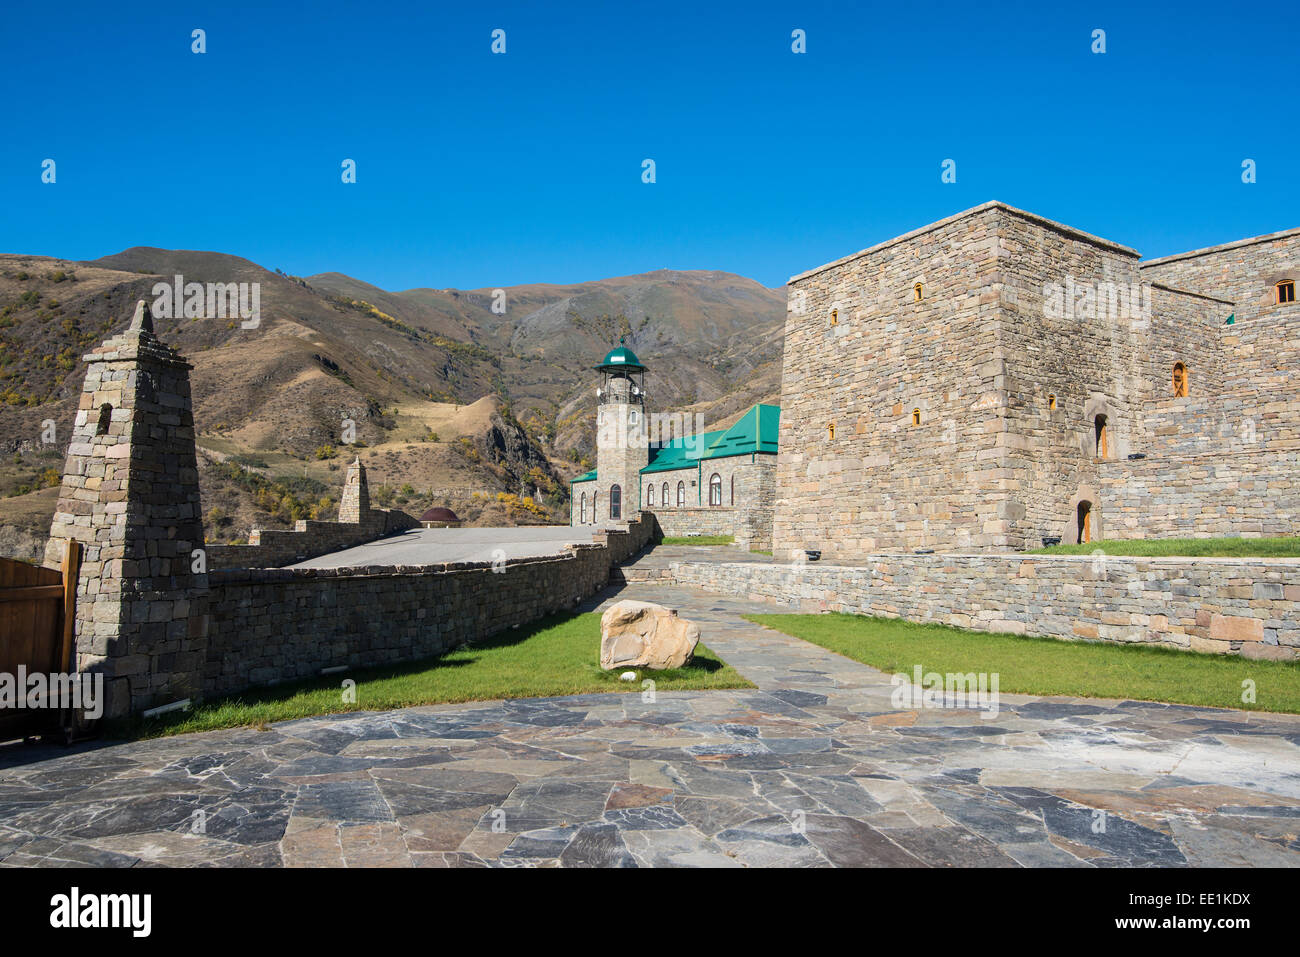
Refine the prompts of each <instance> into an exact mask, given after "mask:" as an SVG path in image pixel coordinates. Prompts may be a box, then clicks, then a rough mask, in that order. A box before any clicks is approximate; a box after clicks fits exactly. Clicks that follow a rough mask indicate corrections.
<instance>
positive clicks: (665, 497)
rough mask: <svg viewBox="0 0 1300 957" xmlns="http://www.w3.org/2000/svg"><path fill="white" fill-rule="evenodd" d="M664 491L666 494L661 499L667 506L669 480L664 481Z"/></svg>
mask: <svg viewBox="0 0 1300 957" xmlns="http://www.w3.org/2000/svg"><path fill="white" fill-rule="evenodd" d="M663 493H664V494H663V498H662V499H661V501H662V502H663V503H664V505H665V506H666V505H667V504H668V483H667V482H664V488H663Z"/></svg>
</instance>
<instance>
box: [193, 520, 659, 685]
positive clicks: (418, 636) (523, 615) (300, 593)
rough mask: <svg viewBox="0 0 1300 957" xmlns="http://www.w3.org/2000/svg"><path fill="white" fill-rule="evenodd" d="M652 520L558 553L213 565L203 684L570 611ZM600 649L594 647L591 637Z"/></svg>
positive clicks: (414, 651)
mask: <svg viewBox="0 0 1300 957" xmlns="http://www.w3.org/2000/svg"><path fill="white" fill-rule="evenodd" d="M653 530H654V523H653V522H651V521H643V520H634V521H631V522H629V523H627V527H626V528H619V529H608V530H603V531H600V532H597V533H596V534H595V536H594V538H595V541H594V542H593V543H592V544H590V545H570V546H568V547H567V548H566V551H565V554H564V555H562V556H559V557H544V558H525V559H513V560H510V561H507V562H505V563H504V564H499V563H498V564H495V565H494V564H493V563H491V562H453V563H446V564H436V565H421V566H397V567H379V566H376V567H368V568H295V569H287V568H270V569H268V568H262V569H243V570H235V569H231V570H226V571H214V572H211V573H209V575H208V580H209V587H210V598H209V607H210V619H211V626H210V633H209V641H208V652H207V658H206V664H205V667H204V670H203V690H204V693H205V694H208V695H215V694H230V693H234V692H237V691H241V690H243V689H245V688H250V687H255V686H259V685H267V684H272V683H277V682H281V681H292V680H296V679H301V678H310V677H315V676H316V675H319V674H320V671H321V669H323V668H335V667H340V666H347V667H349V668H364V667H368V666H371V665H382V664H397V663H400V662H408V661H416V660H419V659H422V658H429V657H432V656H434V655H439V654H442V653H444V652H447V651H450V650H451V649H453V648H456V647H458V646H460V645H463V644H465V643H466V642H470V641H477V640H481V639H483V638H487V637H489V636H491V635H494V634H496V633H498V632H500V631H503V630H505V629H507V628H512V627H514V626H516V625H522V624H527V623H529V622H532V621H536V620H537V619H538V618H541V617H543V616H545V615H548V614H552V613H555V612H560V611H564V610H566V609H570V608H572V607H573V606H574V605H575V604H577V603H578V602H579V601H581V600H582V599H584V598H587V597H588V596H590V595H593V594H595V593H596V592H598V591H600V589H602V588H604V587H605V585H606V584H607V582H608V581H609V577H610V568H611V566H612V565H614V564H617V563H618V562H622V561H625V560H627V559H628V558H631V557H632V556H634V555H636V554H637V553H638V552H640V551H641V550H642V549H643V548H644V547H645V546H646V544H647V543H648V542H649V541H650V539H651V537H652V535H653ZM593 654H594V647H593Z"/></svg>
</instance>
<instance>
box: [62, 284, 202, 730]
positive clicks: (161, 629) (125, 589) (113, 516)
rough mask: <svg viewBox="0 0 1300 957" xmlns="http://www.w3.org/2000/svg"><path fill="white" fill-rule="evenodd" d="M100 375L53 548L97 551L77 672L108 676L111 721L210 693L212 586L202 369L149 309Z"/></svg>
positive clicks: (86, 403)
mask: <svg viewBox="0 0 1300 957" xmlns="http://www.w3.org/2000/svg"><path fill="white" fill-rule="evenodd" d="M83 359H84V361H86V362H87V363H89V364H90V368H89V369H88V370H87V372H86V381H85V385H84V386H83V388H82V393H81V404H80V406H79V408H78V411H77V418H76V424H75V426H74V427H73V435H72V441H71V444H70V445H69V446H68V459H67V464H66V465H65V466H64V469H63V488H62V490H61V492H60V493H59V504H58V507H57V509H56V510H55V513H54V523H53V525H52V526H51V528H50V541H49V543H48V544H47V545H46V552H45V563H46V565H53V564H57V563H58V562H59V561H61V560H62V557H63V553H64V551H65V548H66V541H67V539H69V538H75V539H76V540H78V541H80V542H82V543H83V544H84V545H85V558H84V561H83V563H82V566H81V577H80V580H79V582H78V585H77V621H76V650H77V668H78V670H81V671H101V672H103V673H104V676H105V690H106V692H107V706H106V711H105V714H107V715H108V716H110V717H116V716H120V715H125V714H130V713H134V712H137V711H140V710H143V709H146V708H149V707H153V706H156V705H160V704H167V703H169V702H172V701H176V700H179V699H182V698H191V699H197V698H199V697H200V696H201V694H202V690H203V689H202V677H203V667H204V658H205V656H206V653H207V614H206V611H207V600H206V594H207V575H206V563H205V561H204V557H203V555H202V549H203V525H202V519H201V504H200V501H199V477H198V467H197V464H196V461H195V452H194V417H193V411H192V406H191V400H190V380H189V371H190V369H191V368H192V367H191V366H190V365H189V363H187V362H186V361H185V360H184V359H183V358H182V357H181V355H180V354H179V353H178V352H176V351H175V350H174V349H171V348H169V347H168V346H166V345H164V344H163V343H162V342H161V341H160V340H159V339H158V337H157V336H155V335H154V331H153V319H152V316H151V315H150V313H149V307H148V305H147V304H146V303H145V302H144V301H143V300H142V301H140V302H139V303H137V305H136V308H135V315H134V317H133V318H132V320H131V325H130V328H128V329H127V330H126V332H125V333H123V334H122V335H120V336H116V337H114V338H111V339H108V340H107V341H105V342H104V343H103V344H102V345H101V346H99V347H98V348H97V349H95V350H94V351H93V352H91V353H89V354H88V355H86V356H84V357H83Z"/></svg>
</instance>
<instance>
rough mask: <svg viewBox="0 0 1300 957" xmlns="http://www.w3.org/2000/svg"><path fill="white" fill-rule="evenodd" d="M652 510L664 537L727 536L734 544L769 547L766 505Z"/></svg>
mask: <svg viewBox="0 0 1300 957" xmlns="http://www.w3.org/2000/svg"><path fill="white" fill-rule="evenodd" d="M652 513H653V515H654V517H655V521H656V522H658V524H659V528H660V529H661V530H662V533H663V534H664V535H665V536H669V537H678V536H685V537H689V536H692V535H731V536H734V537H735V540H736V544H737V545H743V546H745V547H747V548H753V549H763V550H766V551H770V550H771V548H772V519H773V514H774V513H773V510H772V509H770V508H727V507H726V506H722V507H716V506H715V507H714V508H709V507H707V506H706V507H704V508H673V509H666V510H660V509H658V508H656V509H653V510H652Z"/></svg>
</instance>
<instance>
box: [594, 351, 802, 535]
mask: <svg viewBox="0 0 1300 957" xmlns="http://www.w3.org/2000/svg"><path fill="white" fill-rule="evenodd" d="M596 370H597V371H598V372H600V374H601V382H600V386H599V388H598V389H597V390H596V400H597V406H596V408H597V413H596V467H595V468H594V469H592V470H591V471H590V472H587V473H586V474H585V475H580V476H578V477H577V478H575V479H573V481H572V483H571V485H570V491H571V496H572V497H571V503H570V504H571V512H570V524H572V525H607V524H610V523H619V522H625V521H627V520H628V519H630V518H632V517H634V516H636V515H638V514H639V513H641V512H653V513H654V515H655V519H656V521H657V523H658V525H659V527H660V529H662V531H663V532H664V534H666V535H684V536H691V535H731V536H734V538H735V540H736V541H737V543H740V544H745V545H749V546H750V547H752V548H769V547H770V545H771V529H772V500H773V498H774V496H775V482H774V478H775V475H776V442H777V430H778V427H779V424H780V418H781V410H780V409H779V408H778V407H777V406H774V405H755V406H753V407H752V408H750V409H749V410H748V411H747V412H746V413H745V414H744V415H743V416H741V417H740V419H739V420H738V421H737V422H736V423H735V424H734V425H732V426H730V427H729V428H725V429H716V430H714V431H710V432H692V431H689V430H688V429H686V428H685V427H684V426H683V423H682V421H681V419H680V417H659V418H656V416H655V414H654V413H648V412H647V410H646V402H645V398H646V392H645V381H644V377H645V372H646V367H645V366H644V365H642V364H641V360H640V359H638V358H637V356H636V354H635V353H633V352H632V350H631V349H628V348H626V347H624V346H620V347H618V348H616V349H614V350H612V351H611V352H610V353H609V354H608V355H607V356H606V357H605V359H604V361H603V362H601V364H600V365H599V366H597V367H596ZM665 419H667V420H669V421H665ZM670 432H671V433H672V435H671V437H670V436H669V433H670Z"/></svg>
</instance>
